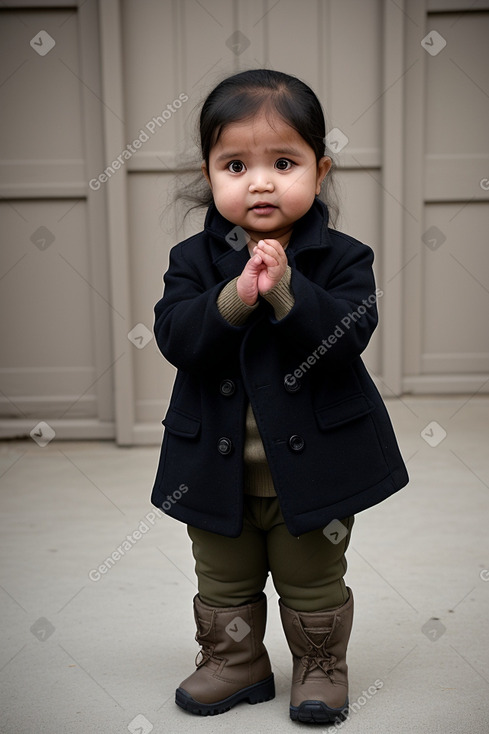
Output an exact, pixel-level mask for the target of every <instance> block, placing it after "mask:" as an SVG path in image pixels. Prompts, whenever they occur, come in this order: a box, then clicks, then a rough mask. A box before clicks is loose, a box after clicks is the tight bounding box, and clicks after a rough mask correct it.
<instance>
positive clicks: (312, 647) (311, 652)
mask: <svg viewBox="0 0 489 734" xmlns="http://www.w3.org/2000/svg"><path fill="white" fill-rule="evenodd" d="M335 622H336V620H335ZM335 622H334V623H333V626H332V627H331V629H330V630H328V631H327V632H326V631H325V637H324V639H323V641H322V642H321V644H319V645H316V644H315V643H314V642H313V641H312V640H311V638H310V637H309V635H308V634H307V632H306V631H305V629H304V627H302V631H303V633H304V636H305V637H306V639H307V643H308V650H307V652H306V654H305V655H303V656H302V657H301V659H300V661H301V663H302V673H301V683H304V680H305V678H306V675H307V674H308V673H311V672H312V671H313V670H316V669H318V670H322V671H323V673H324V674H325V675H326V676H327V677H328V678H329V679H330V681H331V682H332V683H334V669H335V665H336V662H337V658H336V657H335V656H334V655H332V654H331V653H330V652H329V651H328V650H327V647H326V646H327V644H328V641H329V640H330V638H331V636H332V634H333V631H334V627H335Z"/></svg>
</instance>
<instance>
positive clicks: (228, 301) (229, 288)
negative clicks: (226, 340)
mask: <svg viewBox="0 0 489 734" xmlns="http://www.w3.org/2000/svg"><path fill="white" fill-rule="evenodd" d="M238 278H239V276H237V277H236V278H234V279H233V280H231V281H230V282H229V283H228V284H227V285H225V286H224V288H223V289H222V291H221V292H220V293H219V296H218V298H217V308H218V309H219V312H220V314H221V316H222V317H223V318H224V319H226V321H228V322H229V323H230V324H231V326H243V324H244V323H245V321H246V320H247V318H248V316H249V315H250V314H251V313H252V312H253V311H254V310H255V308H258V305H259V304H258V301H257V302H256V303H255V304H254V305H253V306H248V305H247V304H246V303H245V302H244V301H242V300H241V298H240V297H239V296H238V288H237V285H236V283H237V280H238Z"/></svg>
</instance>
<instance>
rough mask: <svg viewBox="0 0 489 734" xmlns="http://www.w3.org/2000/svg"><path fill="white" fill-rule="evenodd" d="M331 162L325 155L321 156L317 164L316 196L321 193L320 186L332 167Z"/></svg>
mask: <svg viewBox="0 0 489 734" xmlns="http://www.w3.org/2000/svg"><path fill="white" fill-rule="evenodd" d="M332 163H333V161H332V160H331V158H330V157H329V156H327V155H325V156H323V157H322V158H321V159H320V160H319V162H318V169H317V175H316V194H319V192H320V191H321V184H322V182H323V180H324V179H325V178H326V176H327V175H328V172H329V169H330V168H331V166H332Z"/></svg>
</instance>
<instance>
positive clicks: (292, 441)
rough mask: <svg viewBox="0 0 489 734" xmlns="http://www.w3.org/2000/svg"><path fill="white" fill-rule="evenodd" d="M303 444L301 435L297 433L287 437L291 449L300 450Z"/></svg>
mask: <svg viewBox="0 0 489 734" xmlns="http://www.w3.org/2000/svg"><path fill="white" fill-rule="evenodd" d="M304 446H305V442H304V439H303V438H302V436H298V435H297V434H294V435H293V436H291V437H290V438H289V448H291V449H292V451H302V449H303V448H304Z"/></svg>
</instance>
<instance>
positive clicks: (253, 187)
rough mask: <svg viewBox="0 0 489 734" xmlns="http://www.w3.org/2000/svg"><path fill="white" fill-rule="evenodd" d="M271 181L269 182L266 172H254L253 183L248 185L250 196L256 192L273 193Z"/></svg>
mask: <svg viewBox="0 0 489 734" xmlns="http://www.w3.org/2000/svg"><path fill="white" fill-rule="evenodd" d="M273 189H274V186H273V181H272V180H271V178H270V176H269V174H268V172H267V171H265V170H262V171H256V173H255V175H254V176H253V181H252V182H251V183H250V186H249V191H250V194H252V193H254V192H256V191H273Z"/></svg>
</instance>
